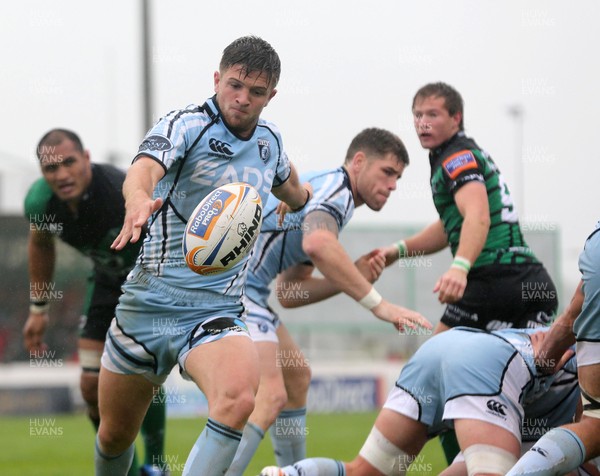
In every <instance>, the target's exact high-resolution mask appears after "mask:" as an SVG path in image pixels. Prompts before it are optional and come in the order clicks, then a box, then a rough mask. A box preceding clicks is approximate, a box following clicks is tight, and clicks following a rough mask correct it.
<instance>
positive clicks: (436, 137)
mask: <svg viewBox="0 0 600 476" xmlns="http://www.w3.org/2000/svg"><path fill="white" fill-rule="evenodd" d="M413 119H414V123H415V129H416V130H417V135H418V136H419V141H420V142H421V146H423V148H424V149H435V148H436V147H438V146H440V145H441V144H443V143H444V142H446V141H447V140H448V139H450V138H451V137H452V136H453V135H454V134H456V133H457V132H458V130H459V124H460V120H461V113H456V114H455V115H454V116H451V115H450V114H449V113H448V110H447V109H446V100H445V99H444V98H443V97H440V96H429V97H425V98H417V100H416V101H415V106H414V107H413Z"/></svg>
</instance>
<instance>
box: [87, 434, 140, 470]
mask: <svg viewBox="0 0 600 476" xmlns="http://www.w3.org/2000/svg"><path fill="white" fill-rule="evenodd" d="M95 446H96V450H95V452H94V467H95V470H96V473H95V474H96V476H118V475H120V474H128V473H127V470H128V469H129V468H130V467H131V462H132V460H133V454H134V448H135V443H132V444H131V446H130V447H129V448H127V449H126V450H125V451H123V453H121V454H120V455H117V456H108V455H105V454H104V453H103V452H102V451H101V450H100V448H99V446H98V437H97V436H96V445H95Z"/></svg>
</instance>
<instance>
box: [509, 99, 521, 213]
mask: <svg viewBox="0 0 600 476" xmlns="http://www.w3.org/2000/svg"><path fill="white" fill-rule="evenodd" d="M508 114H509V115H510V116H511V117H512V118H513V120H514V121H515V148H516V154H515V160H516V166H515V172H516V173H515V177H516V180H515V192H516V193H515V195H516V196H515V199H516V200H515V202H516V203H515V205H516V208H517V210H516V211H517V213H518V216H519V219H523V217H525V164H524V160H523V125H524V120H523V119H524V116H525V111H524V109H523V106H521V105H520V104H514V105H512V106H510V107H509V108H508Z"/></svg>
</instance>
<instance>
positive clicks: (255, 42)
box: [219, 36, 281, 87]
mask: <svg viewBox="0 0 600 476" xmlns="http://www.w3.org/2000/svg"><path fill="white" fill-rule="evenodd" d="M233 65H240V66H241V67H242V71H243V73H244V74H245V75H246V76H248V75H249V74H250V73H253V72H259V73H261V74H264V75H266V77H267V81H268V83H269V85H270V86H273V87H275V86H277V83H278V82H279V76H280V74H281V61H280V60H279V55H278V54H277V52H276V51H275V49H274V48H273V47H272V46H271V45H270V44H269V43H267V42H266V41H265V40H263V39H262V38H259V37H257V36H243V37H241V38H238V39H237V40H235V41H233V42H232V43H231V44H230V45H229V46H227V47H226V48H225V49H224V50H223V56H222V57H221V63H220V64H219V69H220V70H221V72H223V71H225V70H226V69H228V68H231V67H232V66H233Z"/></svg>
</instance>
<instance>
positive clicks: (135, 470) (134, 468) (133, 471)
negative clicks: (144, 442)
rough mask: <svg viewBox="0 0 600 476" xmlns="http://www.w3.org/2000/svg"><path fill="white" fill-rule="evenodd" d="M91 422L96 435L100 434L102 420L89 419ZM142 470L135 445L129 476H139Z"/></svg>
mask: <svg viewBox="0 0 600 476" xmlns="http://www.w3.org/2000/svg"><path fill="white" fill-rule="evenodd" d="M89 418H90V421H91V422H92V425H94V429H95V430H96V433H98V428H99V427H100V419H99V418H92V417H89ZM139 473H140V470H139V463H138V457H137V452H136V451H135V445H134V450H133V458H132V459H131V466H130V467H129V472H128V473H127V476H139Z"/></svg>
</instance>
